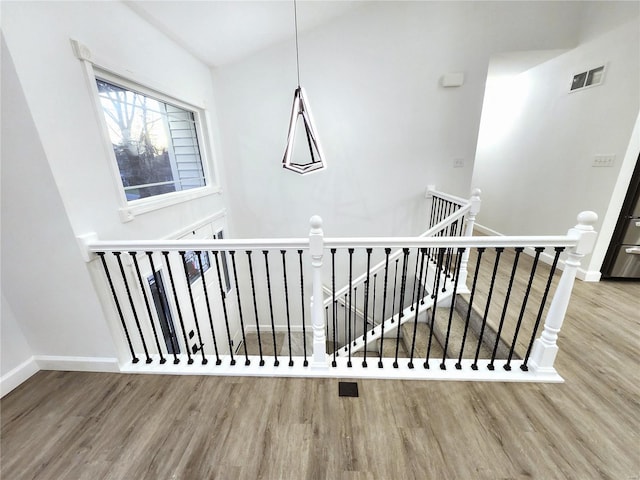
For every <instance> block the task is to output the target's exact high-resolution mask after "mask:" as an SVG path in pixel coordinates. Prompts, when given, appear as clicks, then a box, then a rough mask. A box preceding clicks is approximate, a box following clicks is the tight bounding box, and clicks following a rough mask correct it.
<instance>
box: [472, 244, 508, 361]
mask: <svg viewBox="0 0 640 480" xmlns="http://www.w3.org/2000/svg"><path fill="white" fill-rule="evenodd" d="M503 251H504V247H496V260H495V262H494V264H493V273H492V274H491V284H490V285H489V294H488V295H487V304H486V305H485V308H484V315H483V317H482V326H481V327H480V335H479V336H478V346H477V347H476V355H475V358H474V360H473V363H472V364H471V369H472V370H477V369H478V355H480V347H481V346H482V337H483V336H484V329H485V327H486V326H487V315H489V308H491V297H492V295H493V287H494V286H495V283H496V274H497V273H498V265H499V264H500V256H501V255H502V252H503Z"/></svg>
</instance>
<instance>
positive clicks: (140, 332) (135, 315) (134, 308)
mask: <svg viewBox="0 0 640 480" xmlns="http://www.w3.org/2000/svg"><path fill="white" fill-rule="evenodd" d="M121 253H122V252H113V254H114V255H115V257H116V259H117V260H118V266H119V267H120V273H121V274H122V281H123V282H124V287H125V289H126V291H127V297H129V305H131V311H132V312H133V318H134V320H135V322H136V327H137V328H138V333H139V334H140V340H142V348H143V349H144V355H145V356H146V357H147V359H146V361H145V363H151V362H152V360H151V357H150V356H149V351H148V350H147V342H145V340H144V335H143V334H142V327H141V326H140V319H139V318H138V312H137V310H136V305H135V303H134V302H133V297H132V296H131V289H130V288H129V282H128V281H127V276H126V275H125V273H124V267H123V266H122V260H121V259H120V255H121Z"/></svg>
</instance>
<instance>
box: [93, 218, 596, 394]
mask: <svg viewBox="0 0 640 480" xmlns="http://www.w3.org/2000/svg"><path fill="white" fill-rule="evenodd" d="M596 220H597V216H596V215H595V214H594V213H593V212H583V213H581V214H580V215H579V216H578V225H577V226H576V227H574V228H572V229H570V230H569V232H568V234H567V235H564V236H546V237H460V236H457V237H451V236H427V237H400V238H324V236H323V233H322V221H321V219H320V218H319V217H313V218H312V220H311V231H310V235H309V237H308V238H302V239H277V240H276V239H266V240H259V239H252V240H175V241H98V240H96V238H95V236H91V235H89V236H85V237H83V238H82V239H80V240H82V243H83V244H84V245H85V246H86V253H87V255H86V258H87V260H88V261H89V262H90V270H91V272H92V275H93V278H94V281H95V283H96V288H97V290H98V293H99V296H100V297H101V300H102V302H103V306H104V309H105V313H106V314H107V318H108V321H109V324H110V327H111V330H112V332H113V333H114V339H115V343H116V345H117V347H118V351H119V358H120V364H121V370H122V371H126V372H148V373H197V374H220V375H294V376H295V375H299V376H347V377H348V376H364V377H375V378H455V379H461V380H462V379H467V380H518V381H539V380H543V381H561V378H560V377H559V375H557V373H556V372H555V369H554V368H553V363H554V360H555V356H556V354H557V351H558V347H557V337H558V332H559V331H560V329H561V327H562V323H563V320H564V316H565V313H566V310H567V305H568V303H569V299H570V295H571V289H572V286H573V282H574V279H575V275H576V271H577V269H578V267H579V264H580V259H581V258H582V257H583V256H584V255H585V254H587V253H589V252H590V251H591V249H592V248H593V245H594V242H595V236H596V233H595V231H594V229H593V224H594V223H595V221H596ZM438 223H439V222H438ZM435 227H438V224H436V225H435V226H434V228H435ZM438 228H439V227H438ZM525 248H531V249H533V250H534V252H535V257H534V258H533V260H531V262H532V263H531V265H528V266H526V267H524V266H523V265H525V263H526V262H524V261H523V260H522V258H523V256H521V253H522V252H523V251H524V250H525ZM394 249H396V250H399V251H400V252H401V253H400V257H399V258H396V259H395V260H392V255H391V252H392V251H393V250H394ZM545 249H547V250H549V249H551V250H552V251H553V252H554V254H553V255H552V256H551V257H550V258H551V263H552V266H551V268H550V269H549V270H548V271H547V273H546V274H545V275H542V276H540V275H538V272H539V271H540V270H541V269H542V267H540V266H539V264H540V262H539V260H541V259H542V258H544V256H545V255H546V253H545V252H544V251H545ZM448 250H453V251H454V256H453V258H454V259H455V260H454V263H455V265H454V266H453V267H452V269H451V272H452V274H453V277H454V278H453V280H452V281H451V283H450V285H452V286H453V287H454V290H453V291H449V293H447V295H450V296H452V297H453V298H455V297H456V295H457V296H460V295H459V294H460V287H461V286H462V285H463V284H462V283H461V282H460V276H461V275H462V271H463V270H462V268H461V264H462V261H463V259H464V258H465V255H464V253H465V252H466V251H469V252H471V253H472V256H468V257H467V258H468V259H469V262H470V264H471V265H473V268H472V269H471V270H472V271H473V281H472V286H471V289H470V290H469V293H468V294H466V295H468V298H467V299H466V304H467V306H468V308H467V309H466V310H465V311H463V312H462V315H463V317H466V318H463V320H464V321H463V327H464V333H463V335H462V337H461V343H460V339H459V338H457V337H456V338H455V339H454V331H453V330H454V329H453V328H452V326H453V321H452V318H453V316H454V314H455V312H454V305H453V303H454V302H452V303H451V305H450V306H449V307H447V308H445V307H442V308H441V307H439V306H438V305H439V300H441V299H442V295H444V292H443V285H442V284H441V283H440V282H441V281H442V278H443V276H442V275H438V276H437V277H436V279H435V285H434V288H432V294H431V295H427V294H426V293H425V290H426V286H427V284H428V282H427V281H426V279H427V275H428V272H429V266H428V263H429V262H430V261H432V262H435V263H436V269H441V268H443V264H444V262H445V261H447V260H446V258H447V251H448ZM563 251H564V252H565V254H566V260H565V261H564V271H563V274H562V277H561V278H560V281H559V282H558V285H557V287H556V289H555V294H553V283H554V279H555V278H556V277H555V276H554V273H555V269H556V267H557V266H558V265H559V262H560V254H561V252H563ZM376 252H378V253H379V254H380V255H382V256H383V257H384V258H383V265H384V266H383V268H382V270H380V275H381V278H383V279H384V280H381V281H380V284H382V285H383V289H384V290H383V291H384V293H383V295H382V296H383V297H384V298H387V297H388V298H390V299H391V298H393V300H390V301H382V303H381V306H380V308H381V309H382V310H381V314H380V315H381V317H382V318H386V320H384V321H383V323H382V324H381V325H380V326H379V328H378V327H376V328H377V330H376V334H375V335H377V336H378V338H379V339H381V341H383V342H384V341H385V336H386V335H387V333H388V332H389V331H392V332H393V336H395V339H396V342H395V345H394V347H395V352H392V353H391V354H390V355H389V354H386V353H384V352H383V349H382V348H381V349H380V353H379V354H378V355H376V356H377V357H378V358H377V362H374V365H377V368H371V365H370V364H367V357H366V355H367V354H366V350H365V353H364V355H365V356H364V357H363V360H362V362H360V360H359V359H358V361H355V360H354V359H353V358H352V356H351V355H348V356H346V357H344V358H342V356H340V357H337V356H335V355H331V353H330V354H327V343H326V340H327V333H326V330H325V328H326V323H327V322H328V321H330V322H333V321H334V320H333V319H332V318H331V316H332V315H331V314H329V311H328V310H327V309H326V308H325V306H324V298H323V296H324V293H323V289H322V285H323V263H324V262H328V263H327V267H329V266H330V267H331V269H332V278H331V284H332V297H333V292H337V291H338V290H337V289H336V288H335V285H336V283H337V282H338V279H339V278H341V277H339V276H336V274H337V273H338V272H336V271H335V265H334V259H335V258H336V256H338V255H343V256H344V258H347V259H349V268H348V270H347V271H346V272H343V273H344V274H345V275H348V279H349V282H348V283H349V284H350V287H353V283H354V282H353V268H351V267H352V265H353V263H352V262H351V260H352V259H353V258H352V256H353V255H361V256H362V258H365V259H366V260H367V263H368V265H369V266H370V263H369V261H370V260H371V259H372V258H374V256H375V254H376ZM430 252H431V253H430ZM414 253H415V254H416V258H417V260H418V261H419V265H418V268H417V269H416V271H417V274H416V275H417V279H418V280H417V285H418V287H417V288H418V290H417V294H416V295H415V297H414V299H412V301H411V302H410V305H412V306H413V307H414V310H413V311H412V312H411V313H409V311H410V310H409V308H410V306H409V305H407V304H408V303H409V302H408V301H406V302H405V300H407V299H409V298H411V296H412V292H411V291H410V287H409V286H408V281H407V274H408V272H409V271H410V266H412V265H413V264H412V263H411V260H410V257H411V258H413V254H414ZM430 255H431V258H432V259H433V260H430V259H429V258H430V257H429V256H430ZM329 259H330V260H329ZM519 261H520V263H519ZM506 262H511V263H508V265H509V266H510V269H511V275H510V276H509V277H508V278H507V279H506V280H504V279H502V280H500V279H497V278H496V272H497V271H498V269H499V265H500V266H504V264H505V263H506ZM487 268H488V270H487ZM536 269H537V270H536ZM367 271H368V272H369V279H368V281H365V282H364V283H363V286H364V287H365V288H364V290H363V291H362V293H359V295H362V296H363V297H364V298H365V303H364V305H365V306H366V305H368V303H367V300H368V298H367V297H370V296H372V294H373V292H372V291H371V289H369V288H368V285H370V283H371V277H370V275H371V273H370V272H372V271H373V269H372V268H368V269H367ZM392 272H393V273H392ZM479 272H480V273H481V274H482V272H485V278H486V279H487V280H486V281H485V282H484V289H483V288H480V284H481V283H482V282H480V281H479ZM490 272H492V273H490ZM523 274H526V278H525V279H524V280H523V279H522V275H523ZM394 276H395V278H394ZM527 278H528V280H527ZM518 279H519V280H518ZM500 281H502V282H505V281H506V282H507V284H503V285H501V286H500V287H498V286H497V285H498V283H499V282H500ZM541 281H542V282H543V285H542V286H541V287H540V288H538V287H536V286H535V285H534V284H535V283H536V282H541ZM517 282H520V283H522V282H524V284H526V289H525V293H524V296H523V297H522V298H520V297H518V298H516V297H517V296H516V295H515V294H513V292H512V286H513V285H514V284H515V283H517ZM392 284H393V288H392V287H391V285H392ZM505 287H506V288H505ZM456 288H457V289H458V290H457V291H456V290H455V289H456ZM505 290H506V293H505ZM392 291H393V295H390V292H392ZM534 292H535V293H534ZM534 297H535V302H534V300H533V298H534ZM421 298H422V299H425V302H424V305H421V300H420V299H421ZM315 299H320V301H317V302H316V301H315ZM492 299H493V300H495V301H492ZM334 300H335V297H334V298H332V301H333V305H335V304H336V302H335V301H334ZM548 300H550V301H551V302H550V307H549V308H548V312H547V314H546V320H545V322H544V327H543V329H542V334H541V335H540V337H539V338H538V337H537V334H538V331H539V329H540V327H541V325H542V317H543V316H544V315H543V313H544V311H545V310H546V309H547V308H546V305H547V303H548ZM345 301H346V302H347V304H348V302H353V300H352V299H351V298H350V295H349V289H348V290H347V298H346V300H345ZM478 305H484V306H485V307H484V309H482V310H480V311H479V312H480V313H478V309H477V306H478ZM366 308H368V307H366ZM482 312H484V313H482ZM518 312H519V313H518ZM363 313H364V314H365V318H366V315H367V314H368V312H367V311H366V310H364V309H363ZM403 313H404V317H405V318H403V315H402V314H403ZM474 317H477V318H476V319H475V320H474ZM401 321H402V322H408V325H409V327H410V328H409V331H408V332H407V338H406V339H405V340H406V342H405V343H406V344H407V346H408V348H407V351H408V353H407V358H406V360H404V359H403V357H402V356H401V355H399V343H400V342H399V341H398V340H399V337H400V329H399V328H395V331H394V330H393V329H392V328H391V325H392V323H393V322H395V324H396V327H397V325H399V324H400V322H401ZM363 322H364V319H363ZM387 322H388V323H387ZM474 322H475V323H476V324H477V326H478V327H479V328H478V332H477V337H478V338H477V340H476V341H475V343H474V342H471V341H470V338H471V337H470V335H471V332H472V330H473V329H474V326H473V325H474ZM349 328H351V327H349ZM385 328H388V329H389V330H387V331H386V332H385ZM423 328H427V329H428V343H427V344H426V345H419V344H418V343H419V342H417V341H416V339H417V335H416V332H417V331H418V330H420V329H423ZM438 330H440V334H439V335H440V336H441V338H440V339H438V338H437V335H438V333H437V332H438ZM296 333H297V334H300V336H299V341H300V343H301V345H300V347H299V350H296V348H298V347H296V346H295V345H294V343H295V342H294V337H295V335H294V334H296ZM308 333H310V334H311V333H312V339H310V340H308V339H307V337H308V335H307V334H308ZM357 333H358V332H351V334H352V335H351V337H350V338H349V345H352V342H353V341H354V340H357V338H354V336H355V335H356V334H357ZM368 334H369V333H368V329H367V328H364V331H363V334H362V335H364V337H365V338H364V343H365V344H366V342H367V337H366V336H367V335H368ZM249 337H255V343H254V345H255V347H256V350H255V351H249V349H248V345H249V343H250V338H249ZM389 338H393V337H389ZM487 338H488V339H489V341H488V344H489V346H490V347H491V348H489V349H488V351H487V352H486V354H485V353H482V349H484V348H485V346H486V343H487V342H486V341H485V340H484V339H487ZM403 341H404V340H403ZM465 342H467V343H466V344H465ZM392 345H393V343H392ZM438 345H440V347H438ZM438 348H441V350H438ZM501 350H503V351H504V355H502V354H501V353H500V352H501ZM420 358H422V359H423V360H422V361H421V362H417V360H418V359H420ZM434 359H436V360H438V361H437V363H438V365H439V369H433V368H431V365H433V364H430V360H434ZM420 363H422V364H421V365H420ZM420 367H422V368H420ZM498 367H502V368H498ZM437 371H441V372H442V373H439V374H438V373H436V372H437Z"/></svg>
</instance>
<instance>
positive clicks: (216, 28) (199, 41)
mask: <svg viewBox="0 0 640 480" xmlns="http://www.w3.org/2000/svg"><path fill="white" fill-rule="evenodd" d="M363 3H364V2H359V1H325V0H321V1H301V2H298V3H297V12H298V31H299V32H303V31H305V30H309V29H311V28H314V27H316V26H318V25H321V24H323V23H326V22H328V21H330V20H331V19H333V18H335V17H338V16H340V15H344V14H345V13H347V12H349V11H351V10H353V9H354V8H356V7H358V6H361V5H363ZM125 4H126V5H128V6H129V7H130V8H131V9H132V10H134V11H135V12H136V13H137V14H139V15H140V16H142V17H143V18H144V19H146V20H147V21H148V22H149V23H151V24H152V25H153V26H154V27H156V28H157V29H159V30H160V31H162V32H164V33H165V34H166V35H167V36H168V37H170V38H171V39H173V40H174V41H175V42H176V43H178V44H179V45H181V46H182V47H183V48H184V49H185V50H187V51H189V52H191V53H192V54H193V55H194V56H196V57H197V58H199V59H200V60H201V61H203V62H204V63H206V64H207V65H209V66H211V67H214V66H219V65H224V64H227V63H232V62H234V61H237V60H239V59H241V58H243V57H245V56H247V55H250V54H252V53H254V52H257V51H260V50H262V49H264V48H266V47H268V46H270V45H273V44H275V43H278V42H281V41H283V40H286V39H288V38H293V34H294V32H295V28H294V4H293V1H282V0H267V1H241V0H235V1H234V0H215V1H214V0H211V1H180V0H177V1H155V0H129V1H125Z"/></svg>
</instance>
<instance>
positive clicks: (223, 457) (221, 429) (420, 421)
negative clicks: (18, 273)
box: [0, 282, 640, 480]
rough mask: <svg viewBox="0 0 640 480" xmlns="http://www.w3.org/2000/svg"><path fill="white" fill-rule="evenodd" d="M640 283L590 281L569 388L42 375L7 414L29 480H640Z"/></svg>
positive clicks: (10, 462)
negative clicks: (342, 386) (343, 390)
mask: <svg viewBox="0 0 640 480" xmlns="http://www.w3.org/2000/svg"><path fill="white" fill-rule="evenodd" d="M639 312H640V283H629V282H601V283H598V284H594V283H583V282H577V283H576V288H575V293H574V297H573V299H572V303H571V305H570V308H569V312H568V317H567V320H566V321H565V325H564V328H563V331H562V332H561V335H560V341H559V345H560V353H559V355H558V359H557V361H556V367H557V369H558V371H559V373H560V374H561V375H562V376H563V377H564V378H565V380H566V383H564V384H515V383H512V384H508V383H502V384H490V383H464V382H435V381H431V382H424V381H377V380H366V381H364V380H361V381H359V382H358V385H359V390H360V396H359V398H345V397H338V381H337V380H333V379H309V380H305V379H282V378H278V379H267V378H232V377H226V378H225V377H197V376H183V377H177V376H173V377H170V376H151V375H149V376H145V375H119V374H98V373H65V372H40V373H38V374H36V375H35V376H34V377H32V378H31V379H30V380H28V381H27V382H26V383H24V384H23V385H21V386H20V387H19V388H17V389H16V390H14V391H13V392H12V393H10V394H9V395H7V396H6V397H5V398H3V399H2V401H1V403H0V405H1V408H2V411H1V415H2V430H1V433H0V435H1V442H0V447H1V458H0V460H1V475H0V477H1V478H2V479H3V480H20V479H56V480H57V479H64V480H67V479H69V480H75V479H85V478H86V479H91V480H97V479H127V480H131V479H133V480H137V479H154V480H155V479H189V480H191V479H214V478H215V479H225V480H227V479H316V478H318V479H376V478H379V479H413V478H415V479H438V480H439V479H464V480H467V479H491V480H494V479H511V478H513V479H524V478H535V479H544V480H546V479H564V478H568V479H577V480H583V479H601V478H603V479H612V480H614V479H615V480H620V479H622V480H629V479H636V480H638V479H640V404H639V400H640V375H639V373H638V372H639V371H640V365H639V361H638V360H639V357H638V347H639V343H640V342H639V334H640V320H639V319H640V314H639Z"/></svg>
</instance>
